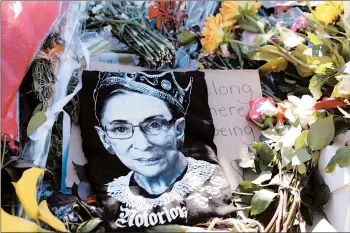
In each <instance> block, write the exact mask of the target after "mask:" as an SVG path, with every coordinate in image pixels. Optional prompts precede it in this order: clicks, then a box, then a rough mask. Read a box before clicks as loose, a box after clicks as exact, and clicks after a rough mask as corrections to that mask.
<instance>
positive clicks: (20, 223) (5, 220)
mask: <svg viewBox="0 0 350 233" xmlns="http://www.w3.org/2000/svg"><path fill="white" fill-rule="evenodd" d="M1 232H50V231H47V230H45V229H42V228H41V227H39V226H38V225H37V224H35V223H34V222H32V221H29V220H27V219H24V218H20V217H17V216H13V215H10V214H8V213H6V211H4V210H3V209H2V208H1Z"/></svg>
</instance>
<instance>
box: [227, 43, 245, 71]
mask: <svg viewBox="0 0 350 233" xmlns="http://www.w3.org/2000/svg"><path fill="white" fill-rule="evenodd" d="M230 45H231V48H232V49H233V51H234V52H235V54H236V55H237V57H238V62H239V66H240V68H241V69H243V66H244V59H243V55H242V49H241V46H239V45H238V44H236V43H230Z"/></svg>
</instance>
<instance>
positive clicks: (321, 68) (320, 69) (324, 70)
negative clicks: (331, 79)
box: [315, 62, 334, 75]
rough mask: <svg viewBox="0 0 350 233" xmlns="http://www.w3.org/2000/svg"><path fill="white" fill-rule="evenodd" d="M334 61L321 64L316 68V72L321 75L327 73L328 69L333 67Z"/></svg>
mask: <svg viewBox="0 0 350 233" xmlns="http://www.w3.org/2000/svg"><path fill="white" fill-rule="evenodd" d="M333 68H334V66H333V62H327V63H324V64H321V65H319V66H318V67H317V69H316V70H315V73H316V74H319V75H327V71H328V70H331V69H333Z"/></svg>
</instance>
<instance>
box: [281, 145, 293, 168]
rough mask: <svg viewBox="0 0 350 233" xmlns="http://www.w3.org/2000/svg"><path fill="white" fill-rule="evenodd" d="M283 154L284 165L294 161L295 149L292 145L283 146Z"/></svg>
mask: <svg viewBox="0 0 350 233" xmlns="http://www.w3.org/2000/svg"><path fill="white" fill-rule="evenodd" d="M281 156H282V167H285V166H287V165H288V164H289V163H290V162H292V159H293V156H294V151H293V149H292V148H291V147H282V149H281Z"/></svg>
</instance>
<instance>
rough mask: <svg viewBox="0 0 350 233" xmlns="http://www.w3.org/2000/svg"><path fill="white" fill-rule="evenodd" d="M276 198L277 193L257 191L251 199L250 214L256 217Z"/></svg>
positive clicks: (264, 190) (263, 190) (265, 190)
mask: <svg viewBox="0 0 350 233" xmlns="http://www.w3.org/2000/svg"><path fill="white" fill-rule="evenodd" d="M276 196H277V193H274V192H271V191H270V190H267V189H262V190H260V191H257V192H256V193H255V194H254V196H253V198H252V208H251V214H252V215H257V214H260V213H262V212H264V211H265V210H266V208H267V207H268V206H269V205H270V203H271V202H272V200H273V199H274V198H275V197H276Z"/></svg>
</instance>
